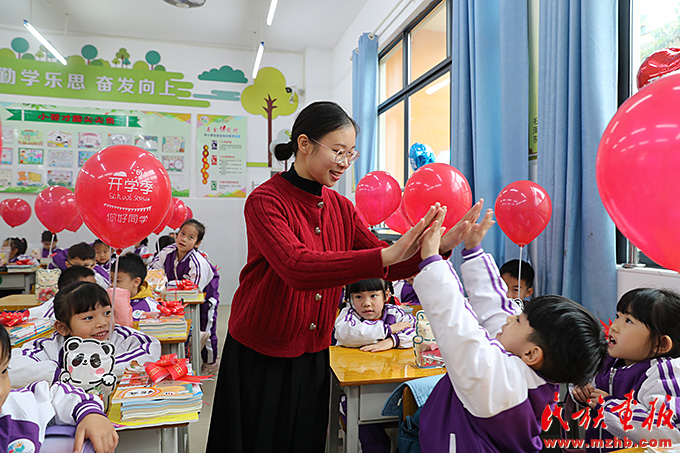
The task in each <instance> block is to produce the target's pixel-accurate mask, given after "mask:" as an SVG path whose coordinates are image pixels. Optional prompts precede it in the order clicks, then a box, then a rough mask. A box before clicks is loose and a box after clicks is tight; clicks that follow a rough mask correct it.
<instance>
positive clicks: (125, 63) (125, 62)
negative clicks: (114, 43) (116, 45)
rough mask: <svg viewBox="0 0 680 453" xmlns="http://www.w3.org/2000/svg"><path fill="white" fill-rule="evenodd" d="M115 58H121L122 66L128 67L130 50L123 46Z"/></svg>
mask: <svg viewBox="0 0 680 453" xmlns="http://www.w3.org/2000/svg"><path fill="white" fill-rule="evenodd" d="M115 59H117V60H119V61H120V63H121V64H122V66H125V67H126V68H127V66H128V65H129V64H130V52H128V51H127V49H126V48H125V47H121V48H120V50H119V51H118V52H116V58H115ZM115 59H114V61H115Z"/></svg>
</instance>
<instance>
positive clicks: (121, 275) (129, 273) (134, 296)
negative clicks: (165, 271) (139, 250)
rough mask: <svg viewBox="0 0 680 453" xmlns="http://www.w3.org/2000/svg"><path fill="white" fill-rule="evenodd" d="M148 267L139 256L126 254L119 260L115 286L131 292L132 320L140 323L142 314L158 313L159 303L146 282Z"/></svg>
mask: <svg viewBox="0 0 680 453" xmlns="http://www.w3.org/2000/svg"><path fill="white" fill-rule="evenodd" d="M145 279H146V266H145V265H144V261H142V258H141V257H140V256H139V255H135V254H134V253H126V254H124V255H122V256H120V257H119V258H118V275H117V277H116V282H115V285H116V286H117V287H119V288H124V289H127V290H128V291H130V307H131V308H132V319H133V320H134V321H139V317H140V316H141V314H142V312H145V311H146V312H150V313H153V312H158V311H159V310H158V302H156V299H154V298H153V293H152V292H151V288H149V285H148V284H147V283H146V281H145Z"/></svg>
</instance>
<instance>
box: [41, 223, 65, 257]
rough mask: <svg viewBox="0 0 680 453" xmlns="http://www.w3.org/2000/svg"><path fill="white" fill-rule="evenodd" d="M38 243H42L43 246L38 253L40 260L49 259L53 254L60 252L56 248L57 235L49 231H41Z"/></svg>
mask: <svg viewBox="0 0 680 453" xmlns="http://www.w3.org/2000/svg"><path fill="white" fill-rule="evenodd" d="M40 242H42V245H43V248H42V250H41V251H40V257H41V258H49V257H50V256H52V255H54V254H55V253H57V252H60V251H61V249H60V248H59V247H57V242H59V240H58V239H57V233H52V232H51V231H49V230H45V231H43V232H42V235H41V236H40Z"/></svg>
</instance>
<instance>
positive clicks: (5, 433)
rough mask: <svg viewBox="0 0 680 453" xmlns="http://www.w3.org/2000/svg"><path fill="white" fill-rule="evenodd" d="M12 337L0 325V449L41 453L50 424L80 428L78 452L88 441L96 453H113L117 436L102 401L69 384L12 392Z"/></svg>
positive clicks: (33, 386)
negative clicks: (10, 370)
mask: <svg viewBox="0 0 680 453" xmlns="http://www.w3.org/2000/svg"><path fill="white" fill-rule="evenodd" d="M10 351H11V346H10V341H9V334H8V333H7V330H6V329H5V327H4V326H3V325H1V324H0V426H1V427H2V428H0V450H2V451H16V452H22V451H23V452H26V453H28V452H35V451H38V450H39V449H40V447H41V445H42V443H43V441H44V439H45V430H46V428H47V426H48V425H54V424H57V425H77V428H76V437H75V438H76V440H75V444H74V450H75V451H81V448H82V446H83V441H84V440H85V439H89V440H90V442H92V444H93V447H94V449H95V451H96V452H97V453H104V452H105V453H111V452H113V451H114V450H115V448H116V445H118V434H117V433H116V430H115V429H114V428H113V426H112V425H111V422H109V420H108V419H107V418H106V415H105V414H104V412H103V405H102V402H101V400H100V399H99V398H97V397H95V396H93V395H88V394H87V393H85V392H84V391H82V390H81V389H79V388H75V387H73V386H71V385H70V384H64V383H61V382H58V383H56V384H54V385H53V386H51V387H50V385H49V384H48V383H47V382H35V383H33V384H31V385H29V386H28V387H26V388H22V389H20V390H11V391H10V388H11V382H10V376H9V373H8V369H7V368H8V366H9V362H10Z"/></svg>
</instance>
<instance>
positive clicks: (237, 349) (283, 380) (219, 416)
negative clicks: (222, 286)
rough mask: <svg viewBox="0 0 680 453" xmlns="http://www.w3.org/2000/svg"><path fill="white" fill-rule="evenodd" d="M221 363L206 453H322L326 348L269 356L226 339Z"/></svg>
mask: <svg viewBox="0 0 680 453" xmlns="http://www.w3.org/2000/svg"><path fill="white" fill-rule="evenodd" d="M221 360H222V362H221V364H220V373H219V377H218V380H217V386H216V389H215V399H214V401H213V405H212V417H211V420H210V433H209V434H208V446H207V449H206V451H207V452H209V453H212V452H214V453H217V452H220V453H222V452H228V453H251V452H252V453H267V452H277V453H284V452H291V453H293V452H295V453H300V452H310V453H319V452H323V451H324V449H325V443H326V431H327V427H328V405H329V392H330V362H329V355H328V349H325V350H323V351H320V352H316V353H307V354H303V355H301V356H299V357H293V358H288V357H270V356H266V355H264V354H260V353H259V352H256V351H254V350H252V349H250V348H248V347H246V346H244V345H243V344H241V343H239V342H238V341H236V340H234V339H233V338H232V337H231V335H229V334H227V340H226V342H225V344H224V349H223V352H222V359H221Z"/></svg>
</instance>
